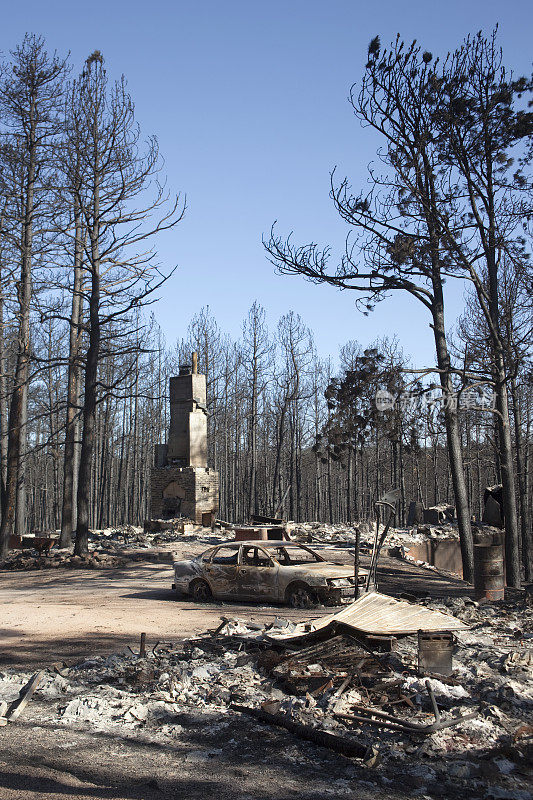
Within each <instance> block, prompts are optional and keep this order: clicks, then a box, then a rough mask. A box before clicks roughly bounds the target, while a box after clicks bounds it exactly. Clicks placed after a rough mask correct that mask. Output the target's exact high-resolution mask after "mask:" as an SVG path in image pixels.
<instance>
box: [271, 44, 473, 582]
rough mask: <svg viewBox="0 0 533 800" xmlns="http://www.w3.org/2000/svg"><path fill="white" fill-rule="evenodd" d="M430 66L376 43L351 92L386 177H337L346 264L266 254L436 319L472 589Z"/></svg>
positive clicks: (278, 241)
mask: <svg viewBox="0 0 533 800" xmlns="http://www.w3.org/2000/svg"><path fill="white" fill-rule="evenodd" d="M431 61H432V56H431V54H429V53H426V52H422V50H421V49H420V48H418V47H416V46H415V45H414V44H413V45H412V46H411V47H410V48H407V50H405V49H404V45H403V42H401V41H400V40H399V39H397V40H396V42H395V44H393V45H392V47H391V50H390V51H387V50H385V51H383V52H382V51H381V48H380V43H379V37H376V38H375V39H374V40H373V41H372V42H371V44H370V47H369V54H368V63H367V65H366V70H365V73H364V76H363V80H362V84H361V89H360V91H359V93H357V94H356V93H355V92H354V91H353V90H352V93H351V104H352V107H353V109H354V111H355V114H356V116H357V117H358V119H359V120H360V121H361V122H362V124H364V125H366V126H370V127H371V128H372V129H373V130H374V131H375V132H376V133H377V134H378V135H379V137H380V140H381V142H382V144H383V148H382V150H381V151H380V157H381V161H382V163H383V165H384V172H383V174H381V173H378V172H376V171H375V170H374V169H372V168H371V170H370V181H371V187H372V188H371V189H370V191H369V192H366V193H364V194H354V193H353V192H352V190H351V187H350V184H349V182H348V179H346V178H345V179H344V180H342V181H341V182H340V183H335V176H334V173H333V174H332V182H331V195H332V198H333V201H334V204H335V207H336V209H337V211H338V213H339V215H340V217H341V218H342V219H343V220H344V221H345V222H346V223H347V224H348V225H349V226H350V229H351V233H352V234H353V239H352V238H350V237H349V238H348V239H347V242H346V250H345V255H344V257H343V258H342V259H341V262H340V264H339V265H338V266H337V267H336V268H333V269H331V268H330V266H329V262H330V250H329V248H326V249H325V250H321V249H320V248H319V247H318V246H317V245H316V244H310V245H304V246H295V245H294V244H293V243H292V241H291V239H290V237H289V238H288V239H286V240H284V239H283V238H282V237H280V236H278V235H276V234H275V233H274V232H272V234H271V237H270V240H269V241H267V242H265V246H266V249H267V252H268V254H269V256H270V258H271V260H272V261H273V263H274V264H275V265H276V267H277V268H278V270H279V271H280V272H282V273H286V274H297V275H303V276H304V277H306V278H307V279H308V280H311V281H313V282H315V283H328V284H330V285H332V286H336V287H338V288H339V289H352V290H355V291H356V292H358V293H359V295H360V298H361V299H359V300H358V305H359V306H360V307H362V308H363V309H364V311H365V312H368V311H369V310H371V309H372V308H373V306H374V304H375V303H376V302H379V301H382V300H384V299H385V298H386V297H387V296H389V295H390V294H391V293H393V292H396V291H400V292H407V293H409V294H410V295H411V296H412V297H414V298H415V299H416V300H418V301H419V302H420V303H422V305H423V306H424V307H425V308H426V309H427V311H428V312H429V314H430V317H431V328H432V331H433V336H434V339H435V349H436V358H437V365H436V367H435V368H433V367H432V368H429V369H428V370H427V372H431V371H436V372H437V373H438V376H439V380H440V385H441V389H442V395H443V404H444V413H445V420H446V433H447V439H448V456H449V463H450V469H451V475H452V483H453V490H454V496H455V504H456V509H457V518H458V524H459V534H460V541H461V551H462V560H463V574H464V577H465V579H466V580H469V581H472V580H473V540H472V530H471V525H470V510H469V506H468V495H467V487H466V482H465V477H464V470H463V462H462V444H461V435H460V427H459V420H458V413H457V406H456V402H455V397H456V392H455V386H454V383H453V367H452V363H451V359H450V354H449V348H448V344H447V338H446V328H445V314H444V282H445V280H446V277H448V276H450V275H454V274H455V272H454V269H453V266H452V265H451V263H450V258H449V256H448V253H447V248H446V244H445V242H444V241H443V235H442V232H441V229H440V227H439V224H438V214H437V213H436V208H435V206H436V204H437V203H438V202H439V199H440V198H441V197H445V198H447V196H448V191H449V188H448V187H449V184H448V182H447V177H448V176H447V173H446V172H445V170H443V169H442V167H441V165H440V153H439V152H438V150H437V147H436V144H435V141H434V131H435V122H434V119H433V115H434V104H433V87H432V82H433V79H432V74H433V70H432V67H431Z"/></svg>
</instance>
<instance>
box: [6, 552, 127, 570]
mask: <svg viewBox="0 0 533 800" xmlns="http://www.w3.org/2000/svg"><path fill="white" fill-rule="evenodd" d="M126 563H127V559H126V558H124V557H121V556H118V555H115V554H113V553H109V552H105V551H104V550H102V551H99V550H96V549H95V550H92V551H91V552H90V553H89V554H88V555H86V556H75V555H72V552H71V551H70V550H66V549H65V550H52V551H51V552H49V553H47V554H44V553H38V552H37V551H35V550H21V551H19V552H16V553H11V554H10V555H9V556H8V558H6V559H5V560H4V561H2V562H0V569H6V570H38V569H59V568H64V569H65V568H66V569H117V568H118V567H122V566H124V565H125V564H126Z"/></svg>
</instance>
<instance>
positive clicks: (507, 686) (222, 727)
mask: <svg viewBox="0 0 533 800" xmlns="http://www.w3.org/2000/svg"><path fill="white" fill-rule="evenodd" d="M422 602H423V605H425V606H427V607H428V608H431V609H434V610H440V611H444V612H446V613H448V614H453V615H455V616H456V617H458V618H459V619H461V620H462V621H463V622H465V623H467V624H468V625H469V629H468V630H465V631H459V632H457V633H456V634H455V636H456V648H455V653H454V672H453V676H452V677H450V678H444V677H439V676H432V677H430V678H429V683H430V686H431V688H432V690H433V693H434V696H435V699H436V702H437V705H438V709H439V713H440V714H441V716H442V719H444V720H447V721H449V720H452V719H454V718H455V716H456V715H457V714H468V713H471V712H474V711H477V712H478V713H477V716H475V717H474V718H472V719H467V720H465V721H464V722H462V723H461V724H460V725H458V726H457V727H450V728H445V729H443V730H438V731H436V732H435V733H432V734H431V735H424V736H423V735H420V734H417V733H415V732H411V731H407V730H397V729H395V730H391V729H387V728H385V727H381V726H380V725H379V724H371V723H366V722H364V721H353V720H350V719H349V717H350V715H352V716H354V709H355V710H356V712H357V713H358V714H359V715H361V714H363V713H364V712H363V711H358V710H359V709H364V708H367V709H368V708H372V709H377V710H380V711H381V713H382V714H383V715H385V713H387V714H389V715H390V716H393V717H394V718H397V719H399V720H402V721H404V722H406V723H420V724H423V725H425V724H428V723H431V722H432V721H434V717H433V713H432V705H431V701H430V698H429V696H428V691H427V687H426V681H427V680H428V677H427V675H419V674H418V672H417V640H416V637H415V636H407V637H405V638H399V639H398V641H397V642H396V644H395V647H394V650H393V651H392V652H373V651H372V650H371V648H369V647H368V645H365V643H364V642H361V643H359V642H357V641H356V640H354V639H353V637H352V638H349V637H348V638H345V636H344V635H343V634H341V635H339V634H337V635H336V636H335V637H334V638H332V639H331V638H330V639H328V640H327V641H326V642H323V643H320V642H319V643H317V644H316V645H314V646H311V647H310V646H309V642H306V643H305V644H304V645H303V648H305V649H303V648H302V646H301V645H300V646H298V645H294V644H293V643H292V644H291V645H290V648H287V647H285V648H284V647H282V646H281V645H279V644H277V643H276V644H275V645H273V644H272V642H270V641H268V640H267V637H266V635H265V633H268V632H267V631H266V632H265V631H264V630H263V629H262V628H261V627H260V626H257V625H255V626H250V625H248V624H247V622H246V620H244V619H231V618H223V619H222V623H221V626H220V628H219V630H218V632H216V633H215V632H214V631H210V632H207V633H205V634H203V635H200V636H197V637H195V638H193V639H188V640H182V641H177V642H174V643H157V644H156V643H154V642H152V643H148V645H149V646H148V649H147V656H146V658H140V657H139V655H138V653H137V652H136V651H135V648H134V643H132V650H133V652H130V651H127V652H122V653H116V654H114V655H110V656H107V657H103V656H98V657H95V658H89V659H86V660H85V661H83V662H80V663H77V664H73V665H70V666H65V665H56V666H55V668H54V669H49V670H47V671H46V673H45V675H44V677H43V678H42V680H41V683H40V686H39V688H38V690H37V691H36V693H35V696H34V699H33V700H32V705H31V707H30V708H31V713H32V714H33V715H40V716H41V718H45V719H46V720H47V721H48V722H49V723H50V724H52V725H54V726H67V727H70V728H79V727H80V726H81V727H83V728H85V729H91V730H94V731H101V732H106V733H108V734H111V735H115V736H118V737H125V738H133V739H135V738H136V737H141V736H142V737H143V740H144V741H146V740H148V741H153V742H157V743H158V744H160V745H164V744H165V742H170V741H173V740H179V739H181V738H183V737H184V735H185V732H186V730H187V729H188V727H189V726H190V725H191V724H196V723H197V721H198V719H199V716H198V715H200V716H201V717H202V719H203V724H205V725H207V726H208V728H209V730H210V731H211V733H212V734H213V736H215V737H216V734H217V732H218V734H219V745H218V746H215V747H213V745H212V741H213V740H212V739H211V738H210V739H209V743H208V744H206V748H205V750H198V745H197V744H196V746H195V747H196V749H194V750H192V751H191V758H199V757H200V756H201V755H202V754H203V755H205V757H206V758H207V757H210V758H213V757H216V755H217V752H218V753H222V751H223V749H224V748H225V747H227V746H231V745H230V744H228V741H227V734H226V731H227V730H228V725H229V724H230V722H231V725H232V728H231V730H232V731H234V730H235V724H237V725H241V724H242V725H243V726H245V725H250V724H251V725H260V724H261V723H260V722H259V721H257V722H256V721H255V720H252V721H250V719H248V718H247V716H246V715H245V714H242V713H240V711H238V710H237V708H238V707H247V708H250V709H256V710H258V709H261V708H265V709H266V710H267V711H268V709H270V710H272V709H274V710H275V714H277V715H278V716H281V717H282V718H284V719H286V720H290V721H291V722H292V723H294V724H296V727H298V726H300V728H301V727H305V729H313V730H315V731H324V732H326V733H330V734H334V735H335V737H339V738H342V740H344V741H346V742H348V743H349V742H353V743H356V742H357V743H359V744H361V745H363V746H364V749H365V750H366V751H367V752H368V754H369V756H368V758H367V760H366V761H365V760H364V759H363V761H362V762H359V760H358V759H355V760H354V764H355V763H359V765H360V766H361V767H362V768H364V770H366V772H364V773H362V774H364V775H365V781H368V782H369V783H370V784H371V785H373V786H376V784H378V785H379V786H380V787H381V788H382V789H386V787H387V786H391V785H396V783H397V781H398V774H399V773H400V772H401V776H402V781H401V782H402V786H403V787H406V788H409V790H410V791H411V793H412V794H413V795H415V796H421V797H424V796H427V797H444V796H445V797H450V796H459V795H462V796H463V797H465V796H468V797H471V798H480V799H481V798H494V799H495V800H496V799H497V798H501V799H502V800H503V799H504V798H509V800H511V798H512V799H513V800H514V799H516V800H531V799H532V798H533V795H532V793H531V790H530V788H529V786H530V781H531V771H530V769H531V755H532V750H533V745H532V736H533V726H532V725H531V714H532V711H533V630H532V623H531V598H530V597H529V596H528V595H524V596H521V597H518V598H517V599H514V600H506V601H505V602H499V603H494V604H489V603H479V602H475V601H472V600H470V599H466V600H465V599H461V598H454V599H439V600H429V599H428V600H425V601H422ZM282 613H283V612H282V609H280V615H282ZM274 625H275V626H276V627H277V628H278V629H283V628H287V627H289V628H290V626H291V625H292V623H290V622H288V621H287V620H284V619H283V617H282V616H280V618H278V619H277V620H276V621H275V623H274ZM30 678H31V675H30V674H22V673H18V672H14V671H5V672H2V673H0V700H5V701H6V702H7V703H8V704H9V703H11V702H13V701H15V700H16V698H17V696H18V694H19V693H20V691H21V690H22V689H23V687H24V685H25V684H26V683H27V682H28V681H29V680H30ZM26 713H28V709H27V710H26ZM269 713H270V712H269ZM343 715H344V716H343ZM34 718H35V716H34ZM195 721H196V722H195ZM276 731H277V734H278V735H279V736H280V737H281V740H282V741H284V742H285V743H286V745H287V746H289V745H290V746H291V747H293V746H294V744H295V743H296V744H297V745H298V747H300V748H304V749H305V748H310V747H314V745H312V744H309V743H308V742H305V741H302V740H301V739H298V738H294V737H295V734H294V733H290V732H287V731H283V730H281V729H280V728H276ZM307 752H308V754H309V751H308V750H307ZM359 777H361V774H360V775H359Z"/></svg>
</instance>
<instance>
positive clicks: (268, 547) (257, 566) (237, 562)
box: [172, 541, 367, 608]
mask: <svg viewBox="0 0 533 800" xmlns="http://www.w3.org/2000/svg"><path fill="white" fill-rule="evenodd" d="M366 575H367V573H366V570H359V581H360V582H361V583H362V582H363V581H364V579H365V577H366ZM172 588H173V589H174V590H175V592H176V593H177V594H178V595H191V596H192V597H193V598H194V599H195V600H197V601H199V602H207V601H209V600H211V599H213V598H216V599H221V600H257V601H260V602H264V601H266V600H268V601H271V602H275V603H288V604H289V605H291V606H293V607H294V608H310V607H311V606H313V605H315V604H316V603H324V604H326V605H338V604H339V603H341V602H342V601H343V600H353V597H354V570H353V568H352V567H350V566H346V565H342V564H334V563H332V562H330V561H326V560H325V559H324V558H322V556H321V555H319V554H318V553H316V552H315V551H314V550H312V549H311V548H310V547H306V546H305V545H301V544H296V543H294V542H287V541H261V542H257V541H253V542H252V541H249V542H230V543H227V544H221V545H218V546H216V547H212V548H210V549H209V550H206V552H205V553H202V554H201V555H199V556H197V558H193V559H191V560H188V561H175V562H174V583H173V584H172Z"/></svg>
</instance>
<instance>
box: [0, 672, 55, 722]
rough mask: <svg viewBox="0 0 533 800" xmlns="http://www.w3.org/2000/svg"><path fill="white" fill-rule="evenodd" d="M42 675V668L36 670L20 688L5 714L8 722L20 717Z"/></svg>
mask: <svg viewBox="0 0 533 800" xmlns="http://www.w3.org/2000/svg"><path fill="white" fill-rule="evenodd" d="M43 676H44V670H43V669H42V670H40V671H39V672H36V673H35V675H34V676H33V677H32V678H31V680H30V681H29V682H28V683H27V684H26V686H25V687H24V688H23V689H22V690H21V693H20V696H19V698H18V700H15V702H14V703H13V704H12V706H11V708H10V709H9V711H8V713H7V714H6V718H7V720H8V722H15V721H16V720H17V719H18V718H19V717H20V715H21V714H22V712H23V711H24V709H25V708H26V706H27V705H28V703H29V702H30V700H31V698H32V697H33V694H34V692H35V691H36V689H37V688H38V686H39V684H40V682H41V681H42V679H43ZM0 724H1V723H0Z"/></svg>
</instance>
